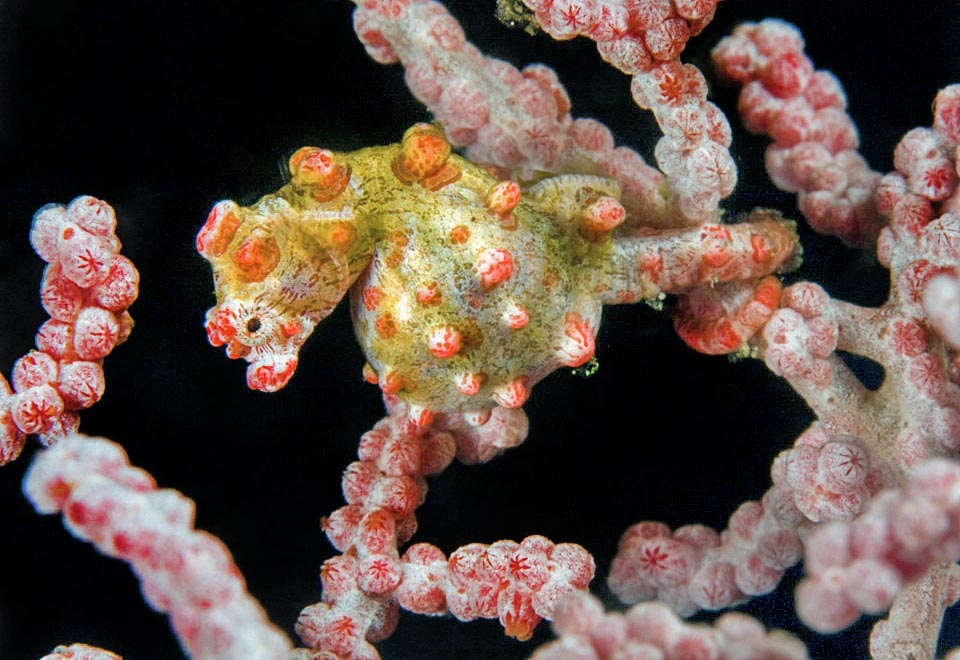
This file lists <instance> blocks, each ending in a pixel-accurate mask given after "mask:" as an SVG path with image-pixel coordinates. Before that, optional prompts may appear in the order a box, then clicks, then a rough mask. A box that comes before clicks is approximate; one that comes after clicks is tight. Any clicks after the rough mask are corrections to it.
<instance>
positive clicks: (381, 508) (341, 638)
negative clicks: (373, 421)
mask: <svg viewBox="0 0 960 660" xmlns="http://www.w3.org/2000/svg"><path fill="white" fill-rule="evenodd" d="M387 402H388V407H389V410H390V414H389V415H388V416H387V417H385V418H384V419H383V420H381V421H380V422H378V423H377V425H376V426H374V428H373V429H372V430H371V431H368V432H367V433H366V434H364V436H363V438H362V439H361V441H360V448H359V451H358V454H359V458H360V460H359V461H357V462H354V463H352V464H351V465H349V466H348V467H347V469H346V471H345V472H344V476H343V494H344V498H345V499H346V500H347V505H346V506H344V507H341V508H340V509H337V510H336V511H334V512H333V513H332V514H331V515H330V516H329V517H328V518H326V519H325V521H324V530H325V531H326V533H327V537H328V538H329V539H330V542H331V543H332V544H333V545H334V547H336V548H337V549H338V550H340V551H341V552H342V553H343V554H341V555H337V556H335V557H333V558H331V559H328V560H327V561H326V562H325V563H324V565H323V570H322V571H321V581H322V583H323V601H322V602H320V603H316V604H314V605H309V606H307V607H306V608H305V609H304V610H303V612H301V614H300V618H299V621H298V622H297V632H298V634H299V635H300V637H301V638H302V639H303V641H304V642H305V643H306V644H307V645H308V646H310V647H311V648H314V649H317V650H319V651H324V652H329V653H335V654H337V656H339V657H341V658H346V659H349V660H374V659H377V658H379V657H380V656H379V654H378V653H377V650H376V649H375V648H374V647H373V646H372V644H371V642H377V641H380V640H382V639H385V638H387V637H389V636H390V635H391V634H392V633H393V630H394V628H395V626H396V623H397V617H398V611H399V609H400V608H403V609H405V610H408V611H411V612H417V613H420V614H443V613H450V614H452V615H453V616H455V617H457V618H458V619H460V620H461V621H471V620H473V619H476V618H499V619H500V622H501V624H503V627H504V630H505V632H506V634H507V635H509V636H511V637H515V638H517V639H520V640H525V639H529V638H530V636H531V635H532V634H533V629H534V627H535V626H536V625H537V624H538V623H539V622H540V621H541V620H542V619H550V618H551V617H552V616H553V611H554V608H555V607H556V604H557V602H558V601H559V600H560V598H562V597H563V596H564V595H566V594H567V593H569V592H570V591H572V590H582V589H585V588H586V587H587V585H588V584H589V582H590V580H591V579H593V573H594V562H593V558H592V557H591V556H590V555H589V553H587V551H586V550H584V549H583V548H582V547H580V546H578V545H576V544H572V543H561V544H555V543H553V542H552V541H550V540H549V539H547V538H544V537H542V536H529V537H527V538H525V539H523V540H522V541H521V542H520V543H516V542H514V541H497V542H496V543H493V544H492V545H485V544H481V543H472V544H470V545H467V546H464V547H462V548H458V549H457V550H455V551H454V552H453V553H451V554H450V556H449V558H448V557H447V556H446V555H445V554H444V553H443V551H441V550H440V549H439V548H438V547H436V546H434V545H431V544H429V543H417V544H414V545H412V546H410V547H409V548H408V549H407V550H406V551H405V552H404V553H403V555H402V556H401V555H400V552H399V547H400V546H402V545H403V544H405V543H407V541H409V540H410V538H411V537H412V536H413V534H414V532H415V531H416V526H417V523H416V518H415V517H414V510H415V509H416V508H417V507H418V506H419V505H420V504H421V502H422V501H423V498H424V495H425V494H426V489H427V486H426V481H425V479H424V477H426V476H428V475H435V474H438V473H439V472H442V471H443V470H444V469H445V468H446V467H447V465H449V463H450V461H451V460H453V458H454V455H457V456H458V457H460V459H461V460H463V461H464V462H482V461H486V460H489V459H491V458H493V457H494V456H496V455H497V454H498V453H499V452H500V451H502V450H503V449H505V448H507V447H510V446H513V445H516V444H519V443H520V442H522V441H523V439H524V438H525V437H526V432H527V424H526V416H525V415H524V413H523V411H522V410H520V409H508V408H503V407H499V408H496V409H494V410H493V411H492V412H491V413H488V414H486V415H481V416H479V417H478V416H476V415H469V416H467V415H462V414H450V413H447V414H443V415H439V416H438V417H437V418H436V419H435V420H433V425H432V426H420V425H417V424H416V423H414V422H413V421H411V415H410V411H409V409H408V406H407V405H405V404H402V403H400V402H399V401H397V400H395V399H394V398H392V397H388V401H387Z"/></svg>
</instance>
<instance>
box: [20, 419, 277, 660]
mask: <svg viewBox="0 0 960 660" xmlns="http://www.w3.org/2000/svg"><path fill="white" fill-rule="evenodd" d="M23 489H24V492H25V493H26V495H27V498H28V499H29V500H30V502H31V503H32V504H33V506H34V507H35V508H36V509H37V511H38V512H40V513H56V512H63V520H64V524H65V525H66V527H67V529H69V530H70V532H71V533H72V534H74V536H77V537H78V538H81V539H83V540H86V541H89V542H90V543H93V544H94V545H95V546H96V547H97V549H98V550H100V551H101V552H103V553H104V554H106V555H109V556H112V557H117V558H119V559H123V560H124V561H126V562H127V563H129V564H130V567H131V568H132V569H133V571H134V572H135V573H136V574H137V576H138V577H139V578H140V581H141V583H142V588H143V595H144V598H145V599H146V601H147V602H148V603H149V604H150V605H151V606H152V607H153V608H154V609H156V610H158V611H160V612H167V613H169V615H170V619H171V623H172V625H173V629H174V631H175V632H176V633H177V636H178V637H179V638H180V642H181V644H182V645H183V647H184V649H185V650H186V651H187V653H189V654H190V655H191V657H192V658H194V660H200V659H203V658H207V659H209V660H214V659H217V658H232V657H236V658H263V659H264V660H266V659H268V658H269V659H271V660H273V659H279V658H284V657H286V656H287V655H288V654H289V653H290V651H291V645H290V642H289V640H288V639H287V638H286V636H285V635H284V634H283V633H282V632H280V631H279V630H278V629H277V628H275V627H274V626H273V624H271V623H270V622H269V621H268V620H267V618H266V615H265V613H264V611H263V608H262V607H260V604H259V603H257V601H256V600H254V598H253V597H252V596H250V594H249V593H247V590H246V587H245V586H244V582H243V577H242V576H241V575H240V571H239V569H238V568H237V566H236V564H234V562H233V559H232V558H231V557H230V553H229V551H228V550H227V548H226V546H224V544H223V543H222V542H221V541H220V540H219V539H217V538H216V537H215V536H213V535H211V534H208V533H206V532H202V531H198V530H196V529H194V527H193V518H194V503H193V501H191V500H190V499H188V498H186V497H184V496H183V495H181V494H180V493H179V492H177V491H174V490H159V489H157V487H156V484H155V482H154V480H153V478H152V477H151V476H150V475H149V474H148V473H146V472H145V471H143V470H141V469H140V468H136V467H133V466H131V465H130V463H129V462H128V460H127V457H126V454H125V453H124V451H123V449H122V448H121V447H120V446H119V445H116V444H114V443H112V442H110V441H108V440H104V439H102V438H88V437H85V436H81V435H69V436H66V437H64V438H62V439H60V441H59V442H58V443H57V444H56V445H55V446H53V447H51V448H49V449H47V450H45V451H43V452H41V453H40V454H38V455H37V457H36V459H35V460H34V461H33V463H32V464H31V466H30V469H29V471H28V472H27V475H26V477H25V478H24V485H23ZM67 657H69V656H67ZM98 660H99V659H98Z"/></svg>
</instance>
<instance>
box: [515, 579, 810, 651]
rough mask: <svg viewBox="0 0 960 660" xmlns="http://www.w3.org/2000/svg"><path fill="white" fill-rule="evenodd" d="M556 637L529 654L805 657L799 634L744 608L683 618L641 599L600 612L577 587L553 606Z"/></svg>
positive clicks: (596, 604) (597, 604)
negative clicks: (694, 620)
mask: <svg viewBox="0 0 960 660" xmlns="http://www.w3.org/2000/svg"><path fill="white" fill-rule="evenodd" d="M553 628H554V632H556V633H557V637H558V638H559V639H557V640H556V641H555V642H551V643H549V644H547V645H545V646H543V647H541V648H540V649H539V650H538V651H537V652H536V653H534V654H533V656H532V657H531V660H620V659H622V658H631V659H634V660H661V659H663V658H714V659H715V660H807V658H809V656H808V655H807V650H806V648H804V645H803V643H802V642H801V641H800V640H798V639H797V638H795V637H793V636H792V635H789V634H787V633H785V632H783V631H780V630H773V631H770V632H767V631H766V630H765V629H764V627H763V625H762V624H760V623H759V622H757V621H756V620H754V619H752V618H751V617H749V616H747V615H745V614H739V613H730V614H725V615H723V616H722V617H720V618H719V619H717V620H716V621H715V622H714V624H713V625H712V626H708V625H705V624H689V623H685V622H684V621H682V620H681V619H680V617H678V616H677V615H676V614H675V613H674V612H673V611H672V610H671V609H670V608H669V607H666V606H665V605H663V604H662V603H641V604H639V605H635V606H634V607H632V608H630V609H629V610H628V611H627V612H625V613H623V614H620V613H604V611H603V606H602V605H601V604H600V601H599V600H597V599H596V598H594V597H593V596H590V595H589V594H585V593H580V592H576V593H573V594H571V595H569V596H567V597H566V598H565V599H564V600H563V601H562V602H561V603H560V606H559V607H558V608H557V613H556V618H555V619H554V622H553Z"/></svg>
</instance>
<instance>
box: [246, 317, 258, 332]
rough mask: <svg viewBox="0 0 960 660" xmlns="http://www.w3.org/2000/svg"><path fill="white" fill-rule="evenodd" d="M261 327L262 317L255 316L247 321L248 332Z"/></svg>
mask: <svg viewBox="0 0 960 660" xmlns="http://www.w3.org/2000/svg"><path fill="white" fill-rule="evenodd" d="M259 329H260V319H258V318H256V317H254V318H252V319H250V320H249V321H247V332H256V331H257V330H259Z"/></svg>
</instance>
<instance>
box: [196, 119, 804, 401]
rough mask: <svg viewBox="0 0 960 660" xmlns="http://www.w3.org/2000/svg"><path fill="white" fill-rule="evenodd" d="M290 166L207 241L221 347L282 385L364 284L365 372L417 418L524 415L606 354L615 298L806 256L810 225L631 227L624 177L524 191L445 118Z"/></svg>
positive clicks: (224, 208) (567, 179)
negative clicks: (602, 341)
mask: <svg viewBox="0 0 960 660" xmlns="http://www.w3.org/2000/svg"><path fill="white" fill-rule="evenodd" d="M290 172H291V174H292V178H291V180H290V182H289V183H288V184H286V185H285V186H283V187H282V188H281V189H280V190H279V191H277V192H276V193H273V194H270V195H266V196H265V197H263V198H262V199H260V200H259V201H258V202H257V203H256V204H254V205H252V206H249V207H241V206H239V205H238V204H236V203H235V202H233V201H229V200H226V201H222V202H219V203H217V204H216V205H215V206H214V207H213V210H212V211H211V213H210V215H209V217H208V219H207V221H206V223H205V224H204V226H203V228H202V229H201V230H200V232H199V234H198V235H197V249H198V250H199V252H200V253H201V254H202V255H203V256H204V257H205V258H206V259H207V260H208V261H209V262H210V263H211V265H212V267H213V274H214V283H215V288H216V297H217V305H216V306H215V307H213V308H211V309H210V310H209V312H208V314H207V325H206V327H207V332H208V336H209V339H210V341H211V343H212V344H214V345H215V346H220V345H226V351H227V354H228V355H229V356H230V357H231V358H240V357H243V358H245V359H246V360H247V361H248V362H249V363H250V366H249V368H248V370H247V382H248V384H249V385H250V387H252V388H255V389H259V390H265V391H275V390H278V389H280V388H282V387H283V386H284V385H285V384H286V383H287V382H288V381H289V379H290V377H291V376H292V374H293V372H294V370H295V369H296V366H297V355H298V352H299V349H300V347H301V346H302V345H303V343H304V341H305V340H306V339H307V337H308V336H309V335H310V333H311V332H312V331H313V329H314V328H315V326H316V324H317V323H318V322H320V321H321V320H322V319H323V318H325V317H326V316H327V315H328V314H330V312H331V311H332V310H333V309H334V307H335V306H336V305H337V304H338V302H339V301H340V300H341V299H342V298H343V297H344V295H345V294H346V293H347V291H350V294H351V295H350V298H351V303H350V304H351V312H352V317H353V323H354V327H355V330H356V334H357V338H358V339H359V342H360V345H361V346H362V349H363V352H364V354H365V355H366V358H367V364H366V365H365V367H364V370H363V373H364V376H365V377H366V379H367V380H369V381H370V382H373V383H377V384H378V385H379V386H380V388H381V389H382V390H383V391H384V392H385V393H387V394H393V395H396V396H397V397H399V398H400V399H401V400H403V401H404V402H406V403H407V404H409V406H410V409H411V410H412V411H414V413H412V414H414V415H415V416H419V415H429V414H430V413H432V412H464V413H479V414H483V413H484V412H485V411H489V410H490V409H492V408H494V407H496V406H504V407H508V408H512V407H518V406H521V405H523V403H524V401H526V399H527V397H528V396H529V393H530V389H531V387H533V385H534V384H535V383H537V382H538V381H539V380H541V379H542V378H543V377H544V376H546V375H547V374H549V373H550V372H552V371H554V370H555V369H557V368H558V367H561V366H570V367H576V366H579V365H582V364H584V363H585V362H587V361H588V360H590V359H591V357H592V356H593V354H594V350H595V337H596V333H597V329H598V327H599V324H600V314H601V309H602V306H603V305H604V304H611V303H620V302H632V301H635V300H641V299H653V298H656V297H658V296H660V295H662V294H663V293H664V292H679V291H682V290H684V289H686V288H689V287H691V286H693V285H696V284H702V283H708V282H722V281H730V280H746V279H751V278H756V277H759V276H761V275H765V274H768V273H771V272H773V271H775V270H777V269H778V268H781V267H783V266H784V264H785V263H786V262H787V261H788V260H789V258H790V257H791V255H792V254H793V253H794V250H795V247H796V236H795V233H794V230H793V225H792V223H789V222H786V221H783V220H781V219H779V217H778V216H776V215H775V214H773V213H772V212H763V211H760V212H755V213H754V214H753V217H752V218H751V222H748V223H740V224H731V225H723V224H719V223H717V224H713V225H705V226H703V227H699V228H696V229H694V230H691V229H675V230H650V229H648V230H644V229H643V228H640V229H637V228H636V227H634V228H631V229H629V230H627V229H626V228H625V227H621V228H620V229H619V230H617V231H614V230H615V229H617V227H618V226H620V225H621V224H622V223H623V221H624V219H625V216H626V212H625V210H624V208H623V206H622V205H621V204H620V202H619V196H620V187H619V184H618V183H617V182H616V181H614V180H611V179H607V178H602V177H598V176H589V175H560V176H554V177H550V178H545V179H542V180H540V181H538V182H536V183H533V184H532V185H529V186H527V187H525V188H522V187H521V186H520V184H519V183H517V182H516V181H512V180H500V179H498V178H497V177H496V176H494V174H493V173H491V171H488V170H487V169H485V168H483V167H481V166H478V165H476V164H473V163H470V162H468V161H466V160H464V159H463V158H461V157H459V156H457V155H456V154H453V153H451V149H450V145H449V143H448V142H447V141H446V140H445V139H444V137H443V134H442V132H441V131H440V130H439V129H438V128H436V127H434V126H431V125H427V124H418V125H416V126H414V127H412V128H411V129H409V130H408V131H407V133H406V134H405V135H404V137H403V140H402V142H401V143H400V144H394V145H390V146H385V147H371V148H366V149H361V150H359V151H355V152H352V153H335V152H332V151H329V150H326V149H319V148H315V147H304V148H302V149H300V150H299V151H297V152H296V153H295V154H294V155H293V156H292V157H291V159H290ZM640 220H641V221H642V219H640ZM737 340H738V339H735V342H736V341H737Z"/></svg>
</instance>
